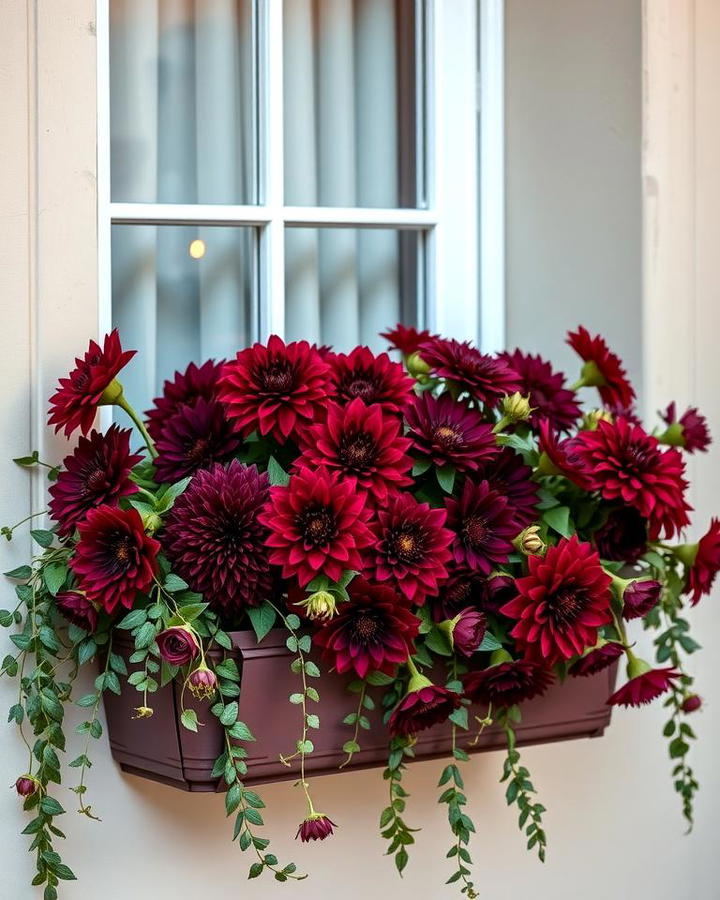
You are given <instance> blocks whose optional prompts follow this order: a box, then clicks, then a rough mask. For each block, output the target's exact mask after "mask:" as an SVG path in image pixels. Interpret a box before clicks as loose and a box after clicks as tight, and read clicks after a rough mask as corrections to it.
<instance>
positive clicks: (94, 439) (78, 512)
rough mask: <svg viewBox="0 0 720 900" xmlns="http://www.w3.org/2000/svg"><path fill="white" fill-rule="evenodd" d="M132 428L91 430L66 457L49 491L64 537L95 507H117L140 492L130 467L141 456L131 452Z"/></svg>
mask: <svg viewBox="0 0 720 900" xmlns="http://www.w3.org/2000/svg"><path fill="white" fill-rule="evenodd" d="M130 435H131V432H130V430H129V429H120V428H118V426H117V425H111V426H110V428H108V430H107V432H106V433H105V434H101V433H100V432H99V431H92V432H91V434H90V437H88V438H86V437H80V439H79V440H78V445H77V447H76V448H75V450H74V451H73V452H72V453H71V454H70V455H69V456H66V457H65V459H64V460H63V468H62V469H61V470H60V474H59V475H58V477H57V481H55V483H54V484H52V485H50V488H49V491H48V493H49V494H50V497H51V498H52V499H51V500H50V503H49V507H50V515H51V516H52V518H53V519H54V520H55V521H56V522H57V523H58V524H59V526H60V527H59V529H58V530H59V533H60V535H61V536H63V537H65V536H66V535H68V534H71V533H72V532H73V531H74V529H75V527H76V525H77V524H78V523H79V522H82V520H83V519H84V518H85V516H86V515H87V512H88V510H90V509H94V508H95V507H96V506H102V505H104V504H105V505H108V506H116V505H117V502H118V500H119V499H120V498H121V497H127V496H128V495H129V494H134V493H135V492H136V491H137V485H135V484H133V482H132V481H131V480H130V477H129V476H130V470H131V469H132V467H133V466H135V465H137V463H139V462H140V461H141V460H142V458H143V457H142V455H141V454H137V453H131V452H130Z"/></svg>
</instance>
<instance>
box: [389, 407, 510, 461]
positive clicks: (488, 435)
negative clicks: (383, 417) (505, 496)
mask: <svg viewBox="0 0 720 900" xmlns="http://www.w3.org/2000/svg"><path fill="white" fill-rule="evenodd" d="M405 420H406V422H407V424H408V426H409V429H410V430H409V431H408V437H409V438H410V439H411V440H412V446H413V451H414V453H415V454H416V455H417V456H418V457H419V458H420V459H425V460H429V461H430V462H431V463H432V464H433V465H435V466H439V467H442V466H452V467H453V468H455V469H457V470H458V471H459V472H476V471H477V470H478V468H479V466H480V465H481V464H482V463H483V462H486V461H487V460H490V459H492V458H493V457H495V456H497V455H498V452H499V450H498V446H497V443H496V441H495V435H494V434H493V432H492V425H489V424H488V423H487V422H485V421H484V420H483V418H482V416H481V414H480V413H479V412H478V411H477V410H474V409H471V408H470V407H469V406H467V404H465V403H462V402H460V401H457V400H453V398H452V397H451V396H450V394H441V395H440V397H433V396H432V394H431V393H430V392H429V391H425V392H424V393H422V394H420V396H418V397H415V399H414V400H413V402H412V404H411V405H410V406H408V408H407V409H406V410H405Z"/></svg>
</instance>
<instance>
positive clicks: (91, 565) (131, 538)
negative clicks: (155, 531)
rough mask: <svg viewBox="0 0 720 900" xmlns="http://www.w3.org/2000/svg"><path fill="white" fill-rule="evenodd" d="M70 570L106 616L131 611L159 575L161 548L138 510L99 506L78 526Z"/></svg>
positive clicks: (82, 588)
mask: <svg viewBox="0 0 720 900" xmlns="http://www.w3.org/2000/svg"><path fill="white" fill-rule="evenodd" d="M78 530H79V531H80V540H79V541H78V543H77V545H76V547H75V555H74V556H73V557H72V558H71V560H70V568H71V569H72V570H73V572H74V573H75V575H76V577H77V579H78V581H79V583H80V589H81V590H82V591H84V592H85V594H86V595H87V597H88V599H89V600H90V601H91V602H92V603H94V604H95V605H97V606H102V607H103V608H104V609H105V611H106V612H108V613H113V612H114V611H115V609H116V608H117V607H118V606H124V607H126V608H127V609H130V608H131V607H132V605H133V603H134V602H135V598H136V596H137V595H138V594H139V593H142V592H144V591H147V590H148V588H149V587H150V586H151V585H152V583H153V580H154V579H155V576H156V575H157V571H158V563H157V554H158V551H159V549H160V544H159V543H158V542H157V541H156V540H155V538H152V537H150V535H148V534H146V533H145V527H144V525H143V520H142V518H141V517H140V514H139V513H138V512H137V510H134V509H119V508H116V507H112V506H98V507H96V508H95V509H91V510H90V511H89V512H88V514H87V516H86V517H85V520H84V521H83V522H81V523H80V524H79V525H78Z"/></svg>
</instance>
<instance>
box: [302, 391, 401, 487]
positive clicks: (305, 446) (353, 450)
mask: <svg viewBox="0 0 720 900" xmlns="http://www.w3.org/2000/svg"><path fill="white" fill-rule="evenodd" d="M409 446H410V441H409V440H408V438H405V437H403V436H402V424H401V422H400V420H399V419H398V418H397V416H393V415H390V414H389V413H385V412H383V409H382V407H381V406H366V405H365V404H364V403H363V401H362V400H359V399H356V400H352V401H351V402H350V403H349V404H348V405H347V406H339V405H338V404H337V403H331V404H330V406H328V409H327V419H326V420H325V421H324V422H319V423H318V424H317V425H312V426H311V427H310V428H308V429H307V430H306V431H305V432H304V434H303V436H302V440H301V444H300V449H301V455H300V458H299V459H298V461H297V465H298V466H300V467H308V468H316V467H318V466H324V467H325V468H327V469H329V470H331V471H335V472H337V473H338V474H340V475H342V476H343V480H346V481H348V482H350V483H352V484H353V485H354V486H355V487H356V489H357V490H359V491H361V492H363V493H365V494H367V495H368V496H369V498H370V499H371V500H372V501H373V502H377V503H384V502H385V500H386V499H387V495H388V492H389V491H393V492H395V491H397V489H398V488H401V487H407V486H408V485H409V484H412V478H410V477H409V476H408V472H409V470H410V468H411V467H412V459H411V458H410V457H409V456H408V455H407V452H406V451H407V450H408V448H409Z"/></svg>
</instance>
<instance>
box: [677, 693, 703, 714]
mask: <svg viewBox="0 0 720 900" xmlns="http://www.w3.org/2000/svg"><path fill="white" fill-rule="evenodd" d="M701 706H702V698H701V697H698V695H697V694H688V696H687V697H686V698H685V699H684V700H683V702H682V706H681V707H680V708H681V709H682V711H683V712H684V713H692V712H695V711H696V710H698V709H700V707H701Z"/></svg>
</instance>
